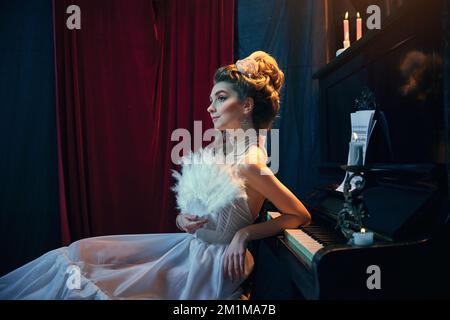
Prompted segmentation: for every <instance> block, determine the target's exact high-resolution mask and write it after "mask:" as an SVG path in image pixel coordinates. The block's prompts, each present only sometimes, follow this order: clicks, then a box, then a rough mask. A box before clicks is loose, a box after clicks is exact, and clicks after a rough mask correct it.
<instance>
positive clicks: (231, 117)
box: [0, 51, 311, 300]
mask: <svg viewBox="0 0 450 320" xmlns="http://www.w3.org/2000/svg"><path fill="white" fill-rule="evenodd" d="M283 82H284V74H283V72H282V71H281V70H280V69H279V67H278V64H277V62H276V61H275V59H274V58H273V57H271V56H270V55H269V54H267V53H265V52H263V51H256V52H254V53H252V54H251V55H250V56H249V57H247V58H245V59H243V60H239V61H237V62H236V63H235V64H232V65H228V66H223V67H221V68H219V69H218V70H217V71H216V73H215V75H214V86H213V88H212V91H211V96H210V100H211V104H210V106H209V107H208V108H207V111H208V112H209V113H210V115H211V118H212V121H213V123H214V128H215V129H218V130H220V131H226V132H228V131H231V130H233V129H237V130H236V131H234V132H236V134H235V135H234V136H233V139H229V140H228V141H226V142H227V143H228V146H229V147H230V148H227V150H231V152H229V153H224V154H223V158H220V156H218V155H215V154H213V153H212V152H211V150H212V148H209V146H208V147H207V148H205V149H201V150H199V151H198V152H195V153H191V154H189V156H187V157H184V158H183V163H182V169H181V172H174V174H173V175H174V177H175V178H176V180H177V183H176V184H175V186H174V187H173V189H172V190H173V191H175V192H176V196H177V205H178V209H179V211H180V214H179V215H177V217H176V224H177V226H178V228H179V229H180V230H182V231H185V232H180V233H157V234H142V235H112V236H101V237H93V238H86V239H81V240H79V241H76V242H74V243H72V244H71V245H69V246H68V247H62V248H58V249H55V250H52V251H49V252H47V253H46V254H44V255H42V256H41V257H39V258H37V259H35V260H33V261H31V262H29V263H27V264H25V265H24V266H22V267H20V268H18V269H16V270H14V271H12V272H10V273H8V274H6V275H4V276H3V277H1V278H0V299H174V300H175V299H239V297H240V294H241V291H240V285H241V283H242V282H243V281H244V280H245V279H246V278H247V277H248V276H249V275H250V273H251V272H252V270H253V267H254V261H253V257H252V255H251V253H250V252H249V251H248V249H247V248H246V247H247V244H248V242H249V241H251V240H257V239H262V238H265V237H270V236H273V235H275V234H278V233H279V232H281V231H282V230H284V229H287V228H297V227H298V226H300V225H303V224H308V223H309V221H310V219H311V217H310V214H309V213H308V211H307V209H306V208H305V207H304V205H303V204H302V203H301V201H300V200H299V199H298V198H297V197H296V196H295V195H294V194H293V193H292V192H291V191H289V190H288V189H287V188H286V187H285V186H284V185H283V184H282V183H281V182H280V181H279V180H278V179H277V178H276V177H275V175H274V174H273V173H272V172H271V170H270V169H269V168H268V167H267V164H266V162H267V159H268V157H267V152H266V150H265V147H264V136H263V135H258V136H257V138H256V139H253V140H252V139H248V140H247V139H246V135H245V134H243V133H246V132H249V130H259V129H270V128H271V125H272V122H273V120H274V118H275V116H276V115H277V114H278V111H279V108H280V102H279V94H280V91H281V88H282V85H283ZM239 129H240V130H239ZM213 145H214V144H211V146H213ZM224 149H225V148H224ZM208 157H209V159H210V160H213V161H209V162H207V161H203V162H202V161H200V162H199V161H197V162H192V160H199V159H203V160H204V159H207V158H208ZM231 158H232V159H233V160H234V161H231V162H232V163H231V164H229V162H227V161H225V163H223V162H220V163H219V161H217V159H222V160H223V159H231ZM266 198H267V199H268V200H270V201H271V202H272V203H273V204H274V205H275V206H276V207H277V208H278V209H279V210H280V212H281V213H282V214H281V216H279V217H278V218H276V219H273V220H270V221H266V222H262V223H258V224H254V221H255V219H256V217H257V215H258V213H259V211H260V209H261V206H262V203H263V201H264V199H266Z"/></svg>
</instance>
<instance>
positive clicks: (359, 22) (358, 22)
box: [356, 12, 362, 40]
mask: <svg viewBox="0 0 450 320" xmlns="http://www.w3.org/2000/svg"><path fill="white" fill-rule="evenodd" d="M361 37H362V19H361V17H360V15H359V12H358V14H357V18H356V40H359V39H360V38H361Z"/></svg>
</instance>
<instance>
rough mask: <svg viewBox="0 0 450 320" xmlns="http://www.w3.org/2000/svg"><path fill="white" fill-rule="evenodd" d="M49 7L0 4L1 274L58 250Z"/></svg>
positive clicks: (1, 0) (42, 2)
mask: <svg viewBox="0 0 450 320" xmlns="http://www.w3.org/2000/svg"><path fill="white" fill-rule="evenodd" d="M52 20H53V19H52V8H51V1H50V0H30V1H24V0H22V1H11V0H0V39H1V41H0V46H1V48H0V253H1V254H0V274H4V273H6V272H8V271H10V270H12V269H14V268H16V267H19V266H20V265H22V264H24V263H25V262H28V261H30V260H32V259H33V258H36V257H37V256H39V255H41V254H42V253H44V252H46V251H48V250H50V249H53V248H55V247H58V246H60V227H59V217H58V189H57V186H58V184H57V183H58V177H57V153H56V129H55V82H54V59H53V30H52V28H53V26H52Z"/></svg>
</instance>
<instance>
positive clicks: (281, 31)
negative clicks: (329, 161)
mask: <svg viewBox="0 0 450 320" xmlns="http://www.w3.org/2000/svg"><path fill="white" fill-rule="evenodd" d="M324 13H325V10H324V0H264V1H260V0H238V1H237V12H236V14H237V17H236V33H235V36H236V39H235V58H236V59H242V58H244V57H246V56H248V55H249V54H250V53H252V52H253V51H256V50H263V51H266V52H267V53H269V54H271V55H272V56H273V57H274V58H275V59H276V60H277V61H278V63H279V66H280V67H281V69H282V70H283V72H284V73H285V76H286V83H285V87H284V89H283V91H282V97H281V111H280V117H279V118H278V119H277V121H276V123H275V124H274V128H278V129H280V131H279V132H280V168H279V171H278V173H277V177H278V178H279V179H280V180H281V181H282V182H283V183H284V184H285V185H286V186H287V187H288V188H289V189H291V190H292V192H294V193H295V194H296V195H297V196H298V197H300V199H301V198H302V196H304V195H306V194H307V193H308V192H309V191H310V190H311V189H312V188H313V187H314V186H316V185H318V184H320V183H321V182H320V181H319V180H318V179H319V178H318V173H317V168H316V165H317V163H318V161H319V157H320V150H319V141H318V139H319V133H320V124H319V122H318V120H319V119H318V84H317V81H316V80H312V74H313V73H314V72H315V71H316V70H317V69H319V68H320V67H322V66H323V65H324V64H325V62H326V53H325V51H326V50H325V44H326V41H325V30H324V25H325V23H324V19H325V18H324ZM268 149H269V151H270V144H269V147H268Z"/></svg>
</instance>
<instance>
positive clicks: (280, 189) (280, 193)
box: [239, 162, 311, 241]
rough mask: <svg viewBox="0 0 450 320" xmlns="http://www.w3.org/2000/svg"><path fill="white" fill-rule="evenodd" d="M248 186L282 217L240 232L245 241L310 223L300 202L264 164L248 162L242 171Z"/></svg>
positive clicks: (245, 228)
mask: <svg viewBox="0 0 450 320" xmlns="http://www.w3.org/2000/svg"><path fill="white" fill-rule="evenodd" d="M241 173H242V175H243V176H244V177H245V178H246V179H247V182H248V184H249V185H250V186H251V187H252V188H253V189H255V190H256V191H258V192H259V193H260V194H261V195H263V196H264V197H265V198H267V199H268V200H269V201H270V202H272V203H273V204H274V205H275V206H276V207H277V208H278V209H279V210H280V211H281V212H280V213H281V216H279V217H278V218H276V219H273V220H269V221H266V222H263V223H258V224H253V225H249V226H247V227H244V228H242V229H241V230H239V233H240V236H241V237H243V239H245V240H246V241H251V240H257V239H262V238H266V237H270V236H273V235H276V234H278V233H280V232H282V231H283V230H284V229H294V228H298V227H299V226H300V225H306V224H309V223H310V221H311V215H310V214H309V212H308V210H307V209H306V208H305V206H304V205H303V204H302V203H301V201H300V200H299V199H298V198H297V197H296V196H295V195H294V194H293V193H292V192H291V191H290V190H289V189H288V188H286V186H284V185H283V184H282V183H281V181H280V180H278V178H277V177H275V175H274V174H273V172H272V171H271V170H270V169H269V168H268V167H267V166H266V164H265V163H263V162H257V163H249V164H247V165H246V166H245V167H243V168H242V170H241Z"/></svg>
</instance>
